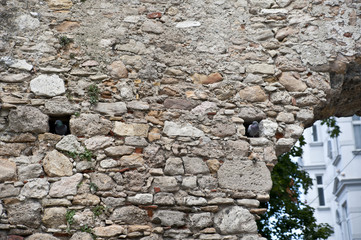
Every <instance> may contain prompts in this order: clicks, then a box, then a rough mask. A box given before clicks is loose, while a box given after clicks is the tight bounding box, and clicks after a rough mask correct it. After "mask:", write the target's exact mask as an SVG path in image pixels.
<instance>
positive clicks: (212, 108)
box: [192, 101, 218, 115]
mask: <svg viewBox="0 0 361 240" xmlns="http://www.w3.org/2000/svg"><path fill="white" fill-rule="evenodd" d="M217 111H218V107H217V104H216V103H214V102H208V101H205V102H202V103H201V104H200V105H198V106H197V107H195V108H193V109H192V113H193V114H196V115H205V114H207V113H210V112H217Z"/></svg>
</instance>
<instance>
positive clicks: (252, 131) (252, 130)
mask: <svg viewBox="0 0 361 240" xmlns="http://www.w3.org/2000/svg"><path fill="white" fill-rule="evenodd" d="M253 122H257V125H256V124H255V125H252V123H253ZM258 124H259V123H258V121H247V122H244V123H243V125H244V127H245V128H246V136H247V137H259V126H258Z"/></svg>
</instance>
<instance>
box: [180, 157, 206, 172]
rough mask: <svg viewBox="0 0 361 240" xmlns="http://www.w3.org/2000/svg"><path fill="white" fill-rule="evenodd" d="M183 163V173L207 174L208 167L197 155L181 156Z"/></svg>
mask: <svg viewBox="0 0 361 240" xmlns="http://www.w3.org/2000/svg"><path fill="white" fill-rule="evenodd" d="M182 159H183V163H184V168H185V173H187V174H207V173H209V169H208V167H207V164H206V163H205V162H204V161H203V160H202V159H201V158H197V157H183V158H182Z"/></svg>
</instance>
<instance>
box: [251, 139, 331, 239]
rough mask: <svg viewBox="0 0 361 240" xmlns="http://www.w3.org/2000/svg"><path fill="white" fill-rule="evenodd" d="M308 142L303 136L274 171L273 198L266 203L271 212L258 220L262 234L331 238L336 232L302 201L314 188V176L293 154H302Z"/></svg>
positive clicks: (271, 196)
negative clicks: (295, 159)
mask: <svg viewBox="0 0 361 240" xmlns="http://www.w3.org/2000/svg"><path fill="white" fill-rule="evenodd" d="M304 145H305V140H304V138H303V136H302V137H301V138H300V139H299V146H294V147H293V148H292V149H291V150H290V151H289V152H287V153H284V154H282V155H281V156H279V157H278V163H277V165H276V166H275V167H274V169H273V171H272V181H273V187H272V190H271V192H270V201H269V202H268V203H264V206H262V207H266V208H268V211H267V212H266V213H265V214H264V215H262V216H261V219H260V220H259V221H257V225H258V229H259V233H260V234H262V236H264V237H266V238H267V239H277V240H295V239H303V240H316V239H327V238H328V237H329V236H330V235H331V234H332V233H333V230H332V228H331V226H330V225H328V224H324V223H322V224H317V223H316V218H315V217H314V214H313V213H314V208H312V207H310V206H308V205H306V204H305V203H304V202H302V201H301V195H302V192H303V191H304V193H305V194H307V192H308V190H309V189H310V188H311V187H312V179H311V178H310V177H309V175H308V173H307V172H305V171H304V170H301V169H300V168H299V165H298V164H297V163H294V162H292V161H291V157H300V156H302V152H303V150H302V146H304Z"/></svg>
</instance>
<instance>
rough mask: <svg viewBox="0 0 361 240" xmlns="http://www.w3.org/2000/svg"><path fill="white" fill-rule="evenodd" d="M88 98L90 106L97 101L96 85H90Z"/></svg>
mask: <svg viewBox="0 0 361 240" xmlns="http://www.w3.org/2000/svg"><path fill="white" fill-rule="evenodd" d="M88 97H89V102H90V104H91V105H94V104H96V103H97V102H98V100H99V88H98V86H97V85H95V84H92V85H90V86H89V88H88Z"/></svg>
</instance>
